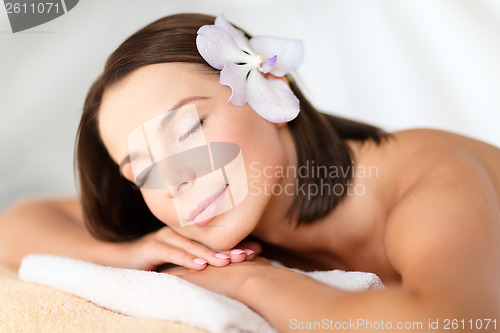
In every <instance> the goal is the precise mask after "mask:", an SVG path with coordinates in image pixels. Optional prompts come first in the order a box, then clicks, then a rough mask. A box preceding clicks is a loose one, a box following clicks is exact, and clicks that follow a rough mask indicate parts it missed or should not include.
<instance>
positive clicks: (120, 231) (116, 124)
mask: <svg viewBox="0 0 500 333" xmlns="http://www.w3.org/2000/svg"><path fill="white" fill-rule="evenodd" d="M213 22H214V18H213V17H208V16H203V15H192V14H184V15H174V16H170V17H166V18H163V19H160V20H158V21H156V22H154V23H152V24H150V25H149V26H147V27H145V28H143V29H141V30H140V31H138V32H137V33H135V34H134V35H132V36H131V37H130V38H129V39H127V40H126V41H125V42H124V43H123V44H122V45H121V46H120V47H119V48H118V49H117V50H116V51H115V52H114V53H113V54H112V55H111V56H110V58H109V59H108V62H107V64H106V67H105V69H104V72H103V74H102V75H101V76H100V77H99V78H98V79H97V80H96V82H95V83H94V85H93V86H92V87H91V89H90V91H89V93H88V96H87V99H86V102H85V107H84V111H83V115H82V120H81V123H80V128H79V136H78V143H77V161H78V171H79V176H80V177H79V178H80V188H81V206H80V203H79V202H76V201H61V202H57V201H56V202H51V203H46V202H45V203H28V204H26V205H24V206H23V205H21V206H19V207H17V208H13V209H12V210H11V211H10V212H7V213H5V214H4V216H3V217H2V224H1V225H2V231H3V230H4V229H5V233H3V235H4V236H2V238H5V242H4V241H3V239H2V244H3V246H2V250H1V251H0V254H1V256H2V258H3V259H4V260H5V261H8V262H11V263H12V264H13V265H17V264H18V262H19V260H20V258H21V257H22V256H23V255H24V254H25V253H29V252H45V253H47V252H52V253H59V254H64V255H67V256H74V257H78V258H82V259H86V260H91V261H95V262H98V263H101V264H106V265H113V266H118V267H130V268H138V269H159V270H160V269H162V267H159V266H160V265H162V264H168V263H173V264H176V265H179V266H183V267H184V268H183V267H173V268H172V267H166V268H164V270H165V271H168V272H170V273H174V274H177V275H180V276H182V277H183V278H185V279H187V280H190V281H192V282H194V283H197V284H199V285H201V286H203V287H206V288H208V289H212V290H214V291H216V292H220V293H223V294H226V295H228V296H230V297H233V298H236V299H238V300H240V301H242V302H244V303H246V304H247V305H249V306H250V307H251V308H253V309H254V310H255V311H257V312H258V313H260V314H261V315H262V316H264V317H265V318H267V319H268V320H269V321H270V322H271V324H272V325H274V326H275V327H276V328H277V329H278V330H279V331H287V330H295V329H297V328H306V327H309V326H308V323H309V324H310V323H313V322H319V323H322V324H323V325H326V324H328V323H332V325H333V324H334V323H336V322H349V321H350V320H351V321H357V320H358V319H364V320H365V322H371V323H374V322H377V323H379V324H380V325H383V324H381V322H382V321H384V322H385V323H386V325H387V323H388V322H390V323H391V325H392V327H393V329H394V327H396V325H397V323H398V322H421V323H422V326H420V327H418V326H417V327H414V330H415V331H418V330H422V329H423V330H426V329H429V327H428V325H429V322H428V321H429V320H430V321H432V322H434V321H435V320H436V319H437V320H440V326H439V328H440V329H444V328H445V327H444V325H445V323H446V320H458V321H461V320H462V322H461V324H460V325H462V326H460V327H459V328H461V329H463V330H467V329H469V330H474V329H475V327H469V326H466V325H473V324H470V323H469V322H468V320H469V319H472V320H473V321H474V325H475V323H476V322H475V320H476V319H492V320H493V319H495V316H497V315H498V314H500V289H499V288H498V287H497V283H496V280H497V277H498V276H500V260H499V256H500V248H499V247H500V245H499V244H500V199H499V198H500V170H499V169H498V165H500V150H499V149H497V148H495V147H493V146H489V145H487V144H485V143H482V142H478V141H475V140H472V139H469V138H465V137H462V136H458V135H454V134H451V133H446V132H441V131H432V130H410V131H402V132H396V133H392V134H386V133H384V132H383V131H381V130H379V129H377V128H375V127H372V126H369V125H365V124H360V123H356V122H352V121H349V120H346V119H341V118H337V117H333V116H328V115H325V114H322V113H320V112H318V111H317V110H316V109H315V108H314V107H313V106H312V105H311V104H310V103H309V102H308V101H307V100H306V99H305V98H304V96H303V95H302V93H301V92H300V90H299V88H298V87H297V85H296V84H295V83H294V81H293V79H292V78H291V77H290V76H287V77H286V78H285V77H275V76H273V75H271V73H272V72H270V73H267V74H265V75H264V78H265V80H268V81H266V82H272V81H273V80H276V82H278V81H279V80H281V82H282V83H283V82H284V83H285V84H289V86H290V89H291V90H292V91H293V93H294V94H295V96H296V97H297V98H298V100H299V101H300V113H299V114H298V116H297V117H296V118H295V119H293V120H291V121H288V120H285V121H275V122H271V121H268V120H266V119H264V118H263V117H262V116H261V115H260V114H258V113H257V112H255V111H257V110H254V108H252V107H251V106H250V103H248V104H244V105H241V106H236V105H234V104H231V103H228V100H230V99H231V98H232V97H234V87H231V88H230V87H228V86H226V85H222V84H220V83H219V75H220V72H219V71H218V70H216V69H214V68H212V67H216V66H214V65H213V64H212V63H211V62H210V61H208V62H209V64H210V65H211V66H210V65H208V64H207V61H206V59H204V57H202V55H200V52H201V51H200V50H199V48H197V45H196V38H197V32H198V29H199V28H200V27H201V26H210V25H212V24H213ZM247 37H248V35H247ZM201 53H203V52H201ZM269 59H271V58H269ZM275 60H276V59H275ZM262 64H263V63H261V65H262ZM219 69H220V68H219ZM250 75H254V74H250V72H249V74H247V79H248V77H249V76H250ZM259 75H260V74H259ZM221 80H222V77H221ZM232 89H233V90H232ZM181 104H182V106H181ZM184 106H193V107H194V108H195V110H196V111H197V114H198V116H199V119H198V120H197V121H196V122H195V123H194V124H195V126H192V127H189V126H188V127H186V125H182V117H181V118H180V120H177V121H176V122H174V123H173V125H172V126H173V127H172V131H173V132H174V133H175V135H177V136H176V137H178V138H179V139H181V138H182V140H184V138H188V137H189V136H190V135H193V136H194V135H200V134H199V133H203V137H204V139H205V141H206V142H231V143H234V144H236V145H237V146H238V147H239V149H240V150H241V154H242V156H243V160H244V167H245V170H246V174H247V182H248V185H250V186H249V190H248V195H247V196H246V198H245V199H244V200H242V202H241V203H239V204H238V205H235V207H234V208H232V209H229V210H227V211H225V212H224V213H222V214H214V215H213V216H210V217H209V218H207V219H204V220H203V221H202V222H203V223H195V222H196V221H195V220H194V219H193V221H192V222H193V223H191V224H189V223H188V225H183V224H182V222H181V218H180V215H179V214H178V213H179V211H178V210H177V209H176V205H175V203H174V200H175V199H176V198H177V196H178V195H180V193H181V192H182V191H183V190H187V189H188V188H189V186H190V184H191V183H190V181H192V179H190V180H189V181H182V182H179V184H180V185H176V186H175V187H168V188H166V187H165V188H163V189H158V188H148V187H147V186H143V185H144V184H139V183H138V177H137V176H138V173H137V172H136V170H134V159H133V157H132V153H131V152H129V148H130V142H131V141H130V140H131V139H130V135H131V133H133V132H134V130H136V129H137V128H144V127H141V126H144V124H145V123H146V122H148V121H149V120H151V119H153V118H155V117H157V116H158V115H160V114H163V113H165V111H166V110H167V109H174V110H181V109H182V108H183V107H184ZM255 109H257V108H256V107H255ZM181 115H182V113H181ZM174 121H175V119H174ZM190 124H191V123H190ZM179 128H180V129H179ZM183 128H184V129H186V128H187V132H186V133H184V132H185V131H183V130H182V129H183ZM176 131H178V132H176ZM201 131H202V132H201ZM196 133H198V134H196ZM129 153H130V155H129ZM301 167H305V168H306V169H307V170H309V171H311V170H325V168H326V170H328V173H325V172H323V173H321V172H317V173H316V174H315V175H311V174H309V175H303V174H299V173H298V172H296V173H294V172H290V170H300V169H301ZM331 170H335V173H334V175H332V174H331V173H330V172H331ZM318 174H320V175H319V176H318ZM325 184H327V185H328V186H325ZM181 185H182V186H181ZM226 185H227V184H226ZM269 189H271V192H270V191H269ZM273 189H274V192H273V191H272V190H273ZM276 189H282V191H280V192H278V191H277V190H276ZM284 189H288V190H290V189H292V191H291V192H290V191H285V190H284ZM304 189H306V190H304ZM312 189H315V190H316V189H319V190H320V191H319V192H315V193H312V192H311V191H312ZM324 189H327V192H323V193H321V190H324ZM334 189H335V190H334ZM176 191H178V192H179V193H177V192H176ZM290 193H291V194H290ZM80 209H82V211H83V215H81V213H80ZM20 219H23V220H24V221H26V222H25V223H24V224H22V225H16V226H13V223H10V224H9V221H11V222H12V221H19V220H20ZM69 220H72V221H78V222H75V223H73V224H72V223H68V222H67V221H69ZM82 221H84V222H85V224H86V226H87V229H88V230H89V231H90V232H91V233H92V235H93V236H95V238H98V239H100V240H97V239H95V238H93V237H91V236H90V234H89V233H87V232H86V231H85V229H84V228H83V226H82V224H83V222H82ZM165 225H167V226H168V227H165ZM13 230H14V231H13ZM14 232H18V233H19V232H22V233H23V234H26V235H27V236H26V239H28V241H30V240H31V241H32V242H31V243H30V246H31V247H30V248H28V246H25V247H23V248H21V245H19V244H14V242H15V241H13V240H12V239H14V237H12V236H10V235H13V233H14ZM42 232H43V234H42ZM40 235H43V237H40ZM247 237H251V238H254V239H257V240H258V241H259V242H261V243H263V244H270V245H271V246H275V247H277V248H279V249H285V250H287V251H289V252H290V253H294V254H296V255H297V256H296V257H294V260H293V264H294V265H296V266H298V267H307V268H315V269H318V268H322V269H344V270H358V271H368V272H373V273H376V274H377V275H378V276H379V277H380V278H381V279H382V281H383V282H384V284H385V286H386V288H385V289H384V290H376V291H369V292H364V293H348V292H344V291H340V290H337V289H335V288H331V287H328V286H326V285H323V284H321V283H319V282H316V281H314V280H311V279H309V278H307V277H305V276H303V275H300V274H297V273H294V272H292V271H289V270H285V269H281V268H276V267H272V266H270V265H268V263H267V262H266V261H265V260H264V259H260V258H256V259H255V260H251V259H253V257H254V256H255V252H258V251H260V249H259V246H258V244H256V243H254V242H249V241H248V240H247ZM41 239H42V240H41ZM242 242H243V243H242ZM17 243H18V242H17ZM7 249H9V251H7ZM12 249H15V251H13V250H12ZM281 259H283V260H284V261H287V259H290V257H289V256H284V257H282V258H281ZM230 263H231V264H230ZM233 263H237V264H233ZM291 286H293V288H290V287H291ZM324 319H327V322H326V324H325V321H324ZM463 320H464V321H463ZM359 323H360V322H359ZM314 327H315V328H318V327H317V326H314ZM332 327H333V326H329V327H328V328H332ZM351 327H352V326H351ZM382 327H383V328H384V326H382ZM323 328H324V327H323ZM356 328H357V329H358V330H359V331H363V330H369V327H367V326H362V325H360V326H357V327H356ZM385 328H390V327H388V326H385ZM346 329H347V328H346ZM483 329H484V325H483ZM488 330H491V331H493V330H494V328H493V325H490V326H489V327H488Z"/></svg>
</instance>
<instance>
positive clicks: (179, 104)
mask: <svg viewBox="0 0 500 333" xmlns="http://www.w3.org/2000/svg"><path fill="white" fill-rule="evenodd" d="M204 99H210V97H207V96H190V97H186V98H183V99H181V100H180V101H179V102H177V104H175V105H174V106H172V107H171V108H170V109H169V110H168V111H167V112H168V114H167V115H166V116H165V117H164V118H163V119H162V120H161V123H160V125H159V127H158V128H164V127H165V125H166V124H167V123H168V122H169V121H170V119H172V117H173V116H175V113H176V112H171V111H177V110H178V109H180V108H182V107H183V106H184V105H186V104H189V103H191V102H194V101H199V100H204ZM136 155H137V153H131V154H128V155H127V156H126V157H125V158H124V159H123V160H122V161H121V162H120V165H119V167H118V169H119V170H121V169H122V167H123V166H124V165H125V164H127V163H130V160H131V156H134V157H135V156H136Z"/></svg>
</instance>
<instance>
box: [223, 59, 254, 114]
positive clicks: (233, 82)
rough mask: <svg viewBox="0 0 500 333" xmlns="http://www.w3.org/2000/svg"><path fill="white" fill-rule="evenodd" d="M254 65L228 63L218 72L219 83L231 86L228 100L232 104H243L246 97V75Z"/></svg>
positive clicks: (246, 99)
mask: <svg viewBox="0 0 500 333" xmlns="http://www.w3.org/2000/svg"><path fill="white" fill-rule="evenodd" d="M254 68H255V67H254V66H252V65H251V64H246V65H237V64H233V63H228V64H227V65H226V66H224V68H223V69H222V71H221V72H220V83H221V84H224V85H226V86H229V87H231V92H232V94H231V97H230V98H229V101H228V102H230V103H231V104H233V105H237V106H241V105H245V103H246V102H247V101H248V97H247V75H248V74H249V72H250V71H251V70H252V69H254Z"/></svg>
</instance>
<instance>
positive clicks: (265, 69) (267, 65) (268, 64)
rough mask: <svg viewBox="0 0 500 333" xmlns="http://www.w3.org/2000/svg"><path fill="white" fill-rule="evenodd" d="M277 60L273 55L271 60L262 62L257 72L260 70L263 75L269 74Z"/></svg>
mask: <svg viewBox="0 0 500 333" xmlns="http://www.w3.org/2000/svg"><path fill="white" fill-rule="evenodd" d="M277 58H278V56H276V55H275V56H274V57H272V58H269V59H267V60H264V61H263V62H262V64H261V65H260V68H259V70H260V71H261V72H262V73H264V74H267V73H269V72H270V71H271V70H272V69H273V67H274V65H276V59H277Z"/></svg>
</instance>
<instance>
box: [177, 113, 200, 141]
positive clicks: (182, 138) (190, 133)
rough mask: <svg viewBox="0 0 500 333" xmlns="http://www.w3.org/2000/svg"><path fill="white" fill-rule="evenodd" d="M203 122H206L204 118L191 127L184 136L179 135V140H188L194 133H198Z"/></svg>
mask: <svg viewBox="0 0 500 333" xmlns="http://www.w3.org/2000/svg"><path fill="white" fill-rule="evenodd" d="M203 122H204V119H200V121H199V122H198V123H197V124H196V125H194V126H193V128H191V129H190V130H189V132H187V133H186V134H184V135H183V136H181V137H179V142H182V141H184V140H186V139H187V138H189V137H190V136H191V135H192V134H194V133H196V132H197V131H198V130H199V129H200V127H201V126H202V125H203Z"/></svg>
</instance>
